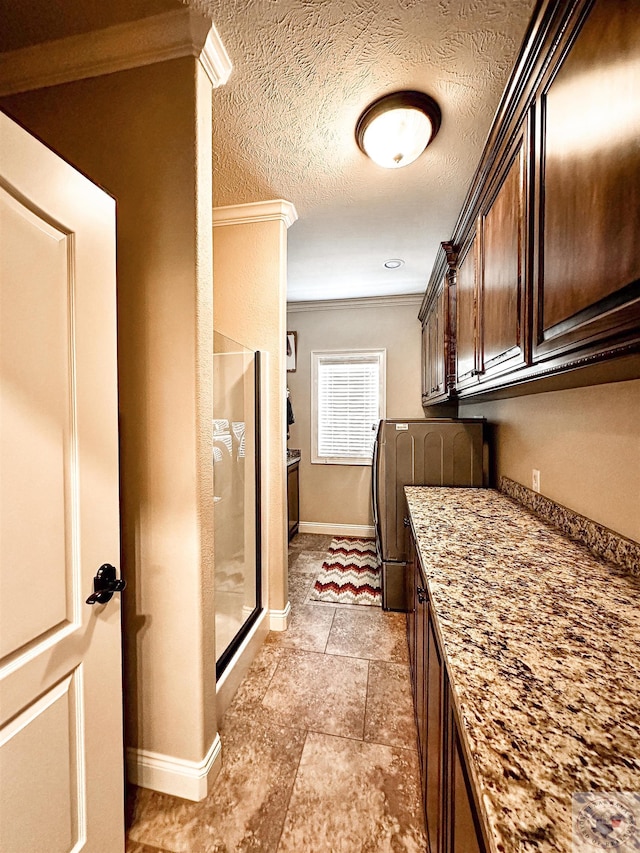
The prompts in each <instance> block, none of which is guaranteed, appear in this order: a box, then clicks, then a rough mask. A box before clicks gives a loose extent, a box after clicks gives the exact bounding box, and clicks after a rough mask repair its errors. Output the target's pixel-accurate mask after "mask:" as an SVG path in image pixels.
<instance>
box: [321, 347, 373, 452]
mask: <svg viewBox="0 0 640 853" xmlns="http://www.w3.org/2000/svg"><path fill="white" fill-rule="evenodd" d="M384 354H385V353H384V350H367V351H357V352H353V351H352V352H330V353H329V352H325V353H322V352H314V353H312V359H313V378H314V391H315V393H314V402H315V407H314V409H315V411H314V413H313V424H314V436H313V438H314V441H313V453H312V461H313V462H325V463H337V464H347V465H367V464H370V462H371V457H372V450H373V442H374V439H375V429H376V427H377V424H378V421H379V420H380V418H382V417H384V387H385V382H384V364H385V360H384Z"/></svg>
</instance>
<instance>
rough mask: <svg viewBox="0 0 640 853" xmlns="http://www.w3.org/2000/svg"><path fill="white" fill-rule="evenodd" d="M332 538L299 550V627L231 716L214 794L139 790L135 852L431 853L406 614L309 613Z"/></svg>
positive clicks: (301, 544)
mask: <svg viewBox="0 0 640 853" xmlns="http://www.w3.org/2000/svg"><path fill="white" fill-rule="evenodd" d="M330 541H331V537H327V536H315V535H310V534H299V535H298V536H296V537H295V539H294V540H293V542H292V543H291V547H290V549H289V598H290V601H291V606H292V609H293V613H292V619H291V626H290V628H289V630H288V631H286V632H283V633H273V632H272V633H271V634H269V636H268V639H267V642H266V643H265V645H264V647H263V648H262V650H261V652H260V654H259V656H258V657H257V659H256V660H255V662H254V664H253V666H252V667H251V669H250V671H249V674H248V676H247V678H246V679H245V681H244V682H243V684H242V685H241V686H240V689H239V690H238V692H237V694H236V696H235V697H234V700H233V702H232V704H231V706H230V707H229V709H228V711H227V713H226V715H225V718H224V721H223V724H222V727H221V732H220V734H221V738H222V750H223V751H222V756H223V766H222V770H221V772H220V775H219V777H218V779H217V780H216V785H215V790H214V791H213V792H212V794H210V796H209V797H208V798H207V799H206V800H204V801H203V802H201V803H192V802H189V801H187V800H180V799H177V798H175V797H170V796H168V795H166V794H158V793H155V792H152V791H147V790H144V789H142V788H133V789H132V790H131V792H130V797H129V803H128V810H129V820H128V824H129V825H128V838H127V853H167V852H168V851H170V853H214V852H215V853H235V851H243V853H244V851H262V852H263V853H374V851H375V853H378V851H379V853H391V852H392V851H393V853H399V851H411V853H419V851H425V850H426V840H425V835H424V823H423V817H422V810H421V805H420V793H419V789H420V782H419V776H418V762H417V752H416V730H415V724H414V719H413V709H412V704H411V687H410V681H409V667H408V661H407V644H406V635H405V620H404V615H403V614H397V613H386V612H384V611H382V610H381V609H380V608H377V607H362V606H357V605H352V606H349V605H339V604H338V605H334V604H322V603H320V602H313V603H308V601H307V596H308V593H309V591H310V588H311V586H312V585H313V582H314V580H315V577H316V575H317V573H318V571H319V569H320V566H321V565H322V561H323V560H324V557H325V554H326V550H327V547H328V545H329V542H330Z"/></svg>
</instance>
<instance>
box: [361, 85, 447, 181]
mask: <svg viewBox="0 0 640 853" xmlns="http://www.w3.org/2000/svg"><path fill="white" fill-rule="evenodd" d="M440 119H441V113H440V107H439V106H438V105H437V104H436V102H435V101H434V100H433V98H431V97H429V95H425V93H424V92H413V91H405V92H393V93H392V94H390V95H385V96H384V97H383V98H379V99H378V100H377V101H374V102H373V103H372V104H370V105H369V106H368V107H367V109H366V110H365V111H364V112H363V113H362V115H361V116H360V118H359V119H358V123H357V124H356V142H357V143H358V146H359V148H360V150H361V151H363V152H364V153H365V154H366V155H367V156H368V157H370V158H371V159H372V160H373V162H374V163H377V164H378V166H383V167H384V168H385V169H399V168H401V167H402V166H408V165H409V163H413V161H414V160H417V159H418V157H419V156H420V155H421V154H422V152H423V151H424V149H425V148H426V147H427V145H428V144H429V143H430V142H431V140H432V139H433V137H434V136H435V135H436V133H437V132H438V130H439V128H440Z"/></svg>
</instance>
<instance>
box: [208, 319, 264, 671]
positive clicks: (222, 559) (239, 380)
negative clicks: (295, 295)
mask: <svg viewBox="0 0 640 853" xmlns="http://www.w3.org/2000/svg"><path fill="white" fill-rule="evenodd" d="M259 355H260V354H259V353H256V352H253V351H252V350H250V349H248V348H247V347H244V346H242V345H241V344H238V343H237V342H236V341H232V340H230V339H229V338H226V337H225V336H224V335H220V334H219V333H217V332H216V333H214V356H213V364H214V376H213V379H214V385H213V486H214V558H215V602H216V671H217V675H218V677H220V675H221V674H222V672H223V671H224V669H225V667H226V666H227V664H228V662H229V661H230V660H231V658H232V657H233V655H234V653H235V651H236V649H237V648H238V646H239V645H240V643H241V642H242V640H243V638H244V636H245V635H246V634H247V632H248V631H249V629H250V627H251V625H252V624H253V622H254V621H255V619H256V618H257V616H258V614H259V612H260V609H261V600H260V512H259V509H260V507H259V494H260V488H259V475H260V464H259V399H258V398H259V388H260V383H259Z"/></svg>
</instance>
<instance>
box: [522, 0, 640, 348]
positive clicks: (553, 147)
mask: <svg viewBox="0 0 640 853" xmlns="http://www.w3.org/2000/svg"><path fill="white" fill-rule="evenodd" d="M580 5H581V10H580V14H576V15H574V18H573V20H572V22H571V23H572V26H571V27H569V28H568V30H567V32H566V33H565V34H564V36H563V38H562V39H560V40H559V43H558V45H557V47H556V49H555V52H554V55H553V60H552V63H551V64H550V67H549V69H548V70H547V71H546V73H545V74H544V76H543V78H542V81H541V86H540V95H539V108H538V122H537V146H536V147H537V169H536V174H537V182H536V196H537V201H538V211H537V213H538V215H537V229H538V240H537V249H538V251H537V258H536V266H535V268H536V277H535V291H534V328H535V340H534V349H533V353H534V358H535V359H536V360H538V361H540V360H544V359H547V358H549V357H552V356H557V355H559V354H562V353H568V352H571V351H575V350H577V349H582V350H585V352H587V353H588V352H597V351H606V350H609V351H615V350H616V349H618V348H621V347H624V345H625V344H626V343H627V342H628V341H629V339H630V338H631V337H633V336H634V333H635V336H636V337H637V332H638V326H639V325H640V248H639V246H640V242H639V239H638V235H639V234H640V83H639V79H640V77H639V71H638V68H639V67H640V2H638V0H596V2H593V3H583V4H580Z"/></svg>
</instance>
